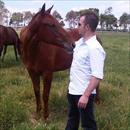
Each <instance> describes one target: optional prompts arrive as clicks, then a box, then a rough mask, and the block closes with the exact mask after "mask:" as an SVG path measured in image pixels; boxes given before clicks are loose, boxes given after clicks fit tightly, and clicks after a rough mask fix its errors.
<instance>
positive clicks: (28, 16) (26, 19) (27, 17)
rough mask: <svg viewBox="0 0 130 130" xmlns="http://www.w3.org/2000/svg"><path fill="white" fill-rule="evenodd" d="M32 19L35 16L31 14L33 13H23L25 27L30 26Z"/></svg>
mask: <svg viewBox="0 0 130 130" xmlns="http://www.w3.org/2000/svg"><path fill="white" fill-rule="evenodd" d="M32 17H33V14H32V13H31V11H25V12H23V21H24V25H25V23H26V24H28V23H29V22H30V20H31V19H32Z"/></svg>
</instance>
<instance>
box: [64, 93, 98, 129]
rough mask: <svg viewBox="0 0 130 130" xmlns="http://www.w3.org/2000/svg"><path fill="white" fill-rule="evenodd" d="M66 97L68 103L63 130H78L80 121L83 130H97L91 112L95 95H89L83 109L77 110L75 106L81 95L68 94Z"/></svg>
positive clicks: (92, 112)
mask: <svg viewBox="0 0 130 130" xmlns="http://www.w3.org/2000/svg"><path fill="white" fill-rule="evenodd" d="M67 97H68V102H69V113H68V122H67V126H66V128H65V130H78V128H79V122H80V119H81V125H82V128H83V130H97V125H96V121H95V119H94V111H93V101H94V97H95V95H94V94H92V95H90V97H89V101H88V104H87V106H86V108H85V109H81V108H78V106H77V104H78V101H79V98H80V97H81V95H71V94H68V95H67Z"/></svg>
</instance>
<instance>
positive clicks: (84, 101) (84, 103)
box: [78, 95, 89, 109]
mask: <svg viewBox="0 0 130 130" xmlns="http://www.w3.org/2000/svg"><path fill="white" fill-rule="evenodd" d="M88 100H89V97H88V96H86V95H82V96H81V97H80V99H79V102H78V107H79V108H83V109H85V108H86V106H87V103H88Z"/></svg>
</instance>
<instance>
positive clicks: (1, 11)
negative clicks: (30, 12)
mask: <svg viewBox="0 0 130 130" xmlns="http://www.w3.org/2000/svg"><path fill="white" fill-rule="evenodd" d="M8 13H9V11H8V9H6V8H5V4H4V2H3V1H1V0H0V23H2V22H3V20H4V18H8Z"/></svg>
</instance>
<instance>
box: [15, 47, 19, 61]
mask: <svg viewBox="0 0 130 130" xmlns="http://www.w3.org/2000/svg"><path fill="white" fill-rule="evenodd" d="M14 53H15V57H16V61H18V56H17V47H16V46H15V45H14Z"/></svg>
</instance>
